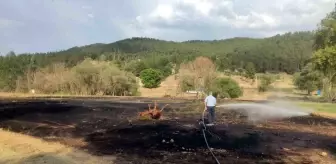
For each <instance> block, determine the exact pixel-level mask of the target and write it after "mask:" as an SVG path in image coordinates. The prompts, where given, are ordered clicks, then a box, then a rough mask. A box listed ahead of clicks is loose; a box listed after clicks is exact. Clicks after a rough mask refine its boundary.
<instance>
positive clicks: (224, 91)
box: [211, 78, 243, 98]
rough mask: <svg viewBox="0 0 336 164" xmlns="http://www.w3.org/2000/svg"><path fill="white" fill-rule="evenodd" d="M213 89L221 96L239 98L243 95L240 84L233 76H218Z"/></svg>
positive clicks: (214, 92) (215, 93)
mask: <svg viewBox="0 0 336 164" xmlns="http://www.w3.org/2000/svg"><path fill="white" fill-rule="evenodd" d="M211 91H212V92H213V94H214V95H216V96H217V97H219V98H238V97H240V96H242V95H243V91H242V89H241V88H240V86H239V84H238V83H237V82H236V81H234V80H233V79H231V78H217V79H215V81H214V82H213V84H212V88H211Z"/></svg>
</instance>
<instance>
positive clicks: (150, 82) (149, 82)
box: [140, 68, 162, 88]
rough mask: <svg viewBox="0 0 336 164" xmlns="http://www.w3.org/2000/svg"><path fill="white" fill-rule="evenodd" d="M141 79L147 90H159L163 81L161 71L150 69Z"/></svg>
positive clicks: (145, 71) (146, 70) (141, 74)
mask: <svg viewBox="0 0 336 164" xmlns="http://www.w3.org/2000/svg"><path fill="white" fill-rule="evenodd" d="M140 79H141V81H142V83H143V86H144V87H145V88H157V87H158V86H159V85H160V83H161V80H162V73H161V72H160V71H159V70H156V69H152V68H148V69H145V70H143V71H141V73H140Z"/></svg>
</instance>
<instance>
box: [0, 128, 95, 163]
mask: <svg viewBox="0 0 336 164" xmlns="http://www.w3.org/2000/svg"><path fill="white" fill-rule="evenodd" d="M101 162H102V161H101V160H100V159H98V158H97V157H94V156H92V155H90V154H87V153H85V152H81V151H79V150H75V149H73V148H70V147H67V146H65V145H62V144H60V143H55V142H46V141H43V140H41V139H38V138H34V137H31V136H27V135H23V134H18V133H13V132H9V131H5V130H0V163H11V164H21V163H25V164H28V163H31V164H33V163H34V164H42V163H43V164H49V163H52V164H70V163H71V164H75V163H78V164H95V163H101Z"/></svg>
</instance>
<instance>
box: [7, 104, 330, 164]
mask: <svg viewBox="0 0 336 164" xmlns="http://www.w3.org/2000/svg"><path fill="white" fill-rule="evenodd" d="M153 100H154V99H149V98H109V99H105V100H101V99H84V98H77V99H74V98H73V99H53V100H51V99H3V100H1V101H0V112H1V113H0V127H1V128H3V129H6V130H2V131H0V135H1V137H0V138H1V140H0V148H1V151H2V152H1V153H0V154H1V156H0V157H1V161H0V163H1V162H2V163H6V162H7V163H14V162H18V163H20V162H21V163H29V162H30V163H37V162H36V160H40V159H43V162H44V163H52V162H54V163H75V162H77V163H84V162H83V161H85V162H87V163H90V161H89V160H91V162H92V163H95V162H96V163H97V161H100V162H98V163H118V164H119V163H146V164H151V163H168V164H169V163H181V164H183V163H202V164H206V163H211V164H212V163H214V162H215V161H214V159H213V157H212V156H211V154H210V152H209V150H208V149H207V147H206V145H205V142H204V138H203V135H202V131H201V128H200V127H199V124H198V121H199V119H200V118H201V113H202V107H201V106H200V105H199V104H197V102H196V103H195V102H191V101H190V100H188V101H187V100H182V99H173V100H172V99H167V98H160V99H158V98H157V99H156V100H157V101H158V104H159V106H163V105H165V104H167V103H168V104H170V107H167V108H166V109H165V111H164V113H163V116H164V117H163V118H162V120H156V121H153V120H141V119H139V118H138V117H137V115H138V112H140V111H143V110H144V109H147V108H148V104H149V103H152V102H153ZM218 111H219V110H218ZM217 119H218V120H220V122H219V124H218V125H216V127H215V128H211V129H209V131H208V132H207V133H206V134H207V138H208V141H209V145H210V146H211V147H212V148H213V151H214V154H215V156H216V157H217V158H218V160H219V161H221V163H226V164H227V163H235V164H239V163H244V164H246V163H312V164H313V163H314V164H319V163H321V164H329V163H330V164H331V163H335V162H336V159H335V153H336V140H335V138H336V120H334V119H331V118H324V117H321V116H316V115H312V116H305V117H295V118H290V119H286V120H281V121H279V120H278V121H269V122H267V123H260V124H250V123H248V122H247V121H246V117H244V116H242V115H240V114H239V113H235V112H228V111H226V110H224V109H223V110H220V112H218V113H217ZM7 129H8V130H10V131H12V132H19V133H21V134H15V133H12V132H8V131H7ZM23 134H25V135H23ZM27 135H29V136H27ZM42 140H43V141H42ZM20 143H21V144H20ZM46 145H49V146H47V147H45V146H46ZM27 146H28V147H27ZM3 152H6V153H3ZM56 159H57V161H55V160H56ZM34 160H35V161H34Z"/></svg>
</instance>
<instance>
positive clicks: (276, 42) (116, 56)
mask: <svg viewBox="0 0 336 164" xmlns="http://www.w3.org/2000/svg"><path fill="white" fill-rule="evenodd" d="M313 37H314V36H313V33H312V32H295V33H286V34H283V35H276V36H273V37H269V38H258V39H257V38H231V39H224V40H214V41H201V40H192V41H185V42H172V41H164V40H158V39H152V38H129V39H124V40H120V41H117V42H114V43H109V44H102V43H97V44H91V45H87V46H82V47H73V48H70V49H67V50H63V51H59V52H47V53H34V54H18V55H15V53H14V52H10V53H8V55H6V56H1V57H0V79H1V81H0V89H3V90H13V89H14V88H15V84H16V80H17V79H18V77H20V76H23V75H24V74H25V73H27V72H29V71H34V70H36V69H38V68H43V67H46V66H50V65H51V64H52V63H64V64H65V65H66V67H73V66H75V65H76V64H77V63H78V62H81V61H83V60H84V59H85V58H92V59H94V60H95V59H99V60H108V61H112V60H113V61H115V63H117V64H118V65H119V67H120V68H122V69H125V70H127V71H130V72H133V73H134V74H138V73H139V71H141V69H140V67H141V68H145V67H153V68H158V69H161V70H165V71H163V72H166V73H165V74H166V75H167V74H169V73H170V72H169V71H170V70H171V65H172V64H176V65H177V66H178V65H179V64H180V63H181V62H184V61H189V60H192V59H194V58H195V57H197V56H209V57H210V58H211V59H212V60H214V62H215V63H216V65H217V67H218V70H219V71H224V70H237V69H244V68H245V66H246V65H247V64H248V63H253V64H254V65H255V68H256V70H257V71H258V72H287V73H294V72H296V71H298V70H300V69H301V68H302V67H303V65H304V64H305V62H306V61H307V59H309V58H310V57H311V55H312V43H313ZM135 59H136V60H135ZM137 59H142V60H141V61H142V62H144V63H145V64H143V63H142V64H141V63H140V64H139V63H136V62H135V61H138V60H137ZM132 64H133V65H132ZM134 64H135V65H134Z"/></svg>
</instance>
